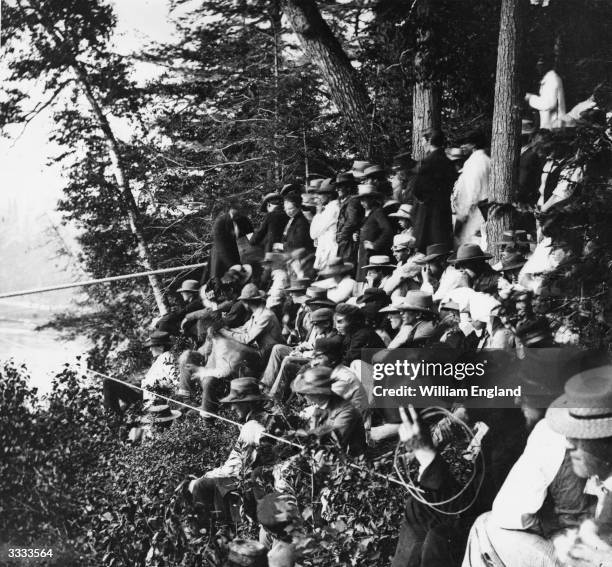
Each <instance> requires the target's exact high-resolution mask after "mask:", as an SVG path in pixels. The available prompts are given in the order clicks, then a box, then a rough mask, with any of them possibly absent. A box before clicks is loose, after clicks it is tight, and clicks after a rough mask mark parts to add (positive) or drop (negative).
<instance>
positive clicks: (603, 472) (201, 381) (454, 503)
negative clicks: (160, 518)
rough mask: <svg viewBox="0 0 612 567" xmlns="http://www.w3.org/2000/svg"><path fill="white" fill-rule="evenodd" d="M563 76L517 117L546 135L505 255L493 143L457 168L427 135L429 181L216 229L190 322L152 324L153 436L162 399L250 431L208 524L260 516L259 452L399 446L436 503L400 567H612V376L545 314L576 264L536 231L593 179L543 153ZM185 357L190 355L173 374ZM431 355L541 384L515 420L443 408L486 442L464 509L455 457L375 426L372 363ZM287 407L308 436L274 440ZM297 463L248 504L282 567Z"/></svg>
mask: <svg viewBox="0 0 612 567" xmlns="http://www.w3.org/2000/svg"><path fill="white" fill-rule="evenodd" d="M550 73H553V75H551V74H550ZM557 77H558V76H557V75H556V74H555V73H554V72H552V71H551V72H549V73H547V74H545V75H544V78H543V82H542V87H541V92H540V94H539V95H527V97H526V100H527V101H528V103H529V104H530V105H531V106H532V107H533V108H535V109H537V110H538V111H539V112H540V113H541V114H542V113H545V114H544V115H543V116H541V118H540V125H541V128H538V129H536V128H535V127H534V124H533V122H531V121H529V120H524V121H523V127H522V149H521V158H520V176H519V182H518V186H517V187H516V191H515V194H514V199H513V200H514V206H515V212H516V215H515V218H516V223H515V227H514V229H513V230H508V231H506V232H505V233H504V235H503V238H502V239H501V240H500V241H496V242H488V241H487V237H486V233H487V231H486V223H487V218H488V214H489V213H490V212H491V211H490V210H489V206H488V195H489V192H488V190H489V182H490V174H491V159H490V157H489V155H488V154H487V146H488V140H487V137H486V136H485V135H484V134H483V133H482V132H480V131H475V132H471V133H469V134H468V135H467V136H466V137H465V138H464V139H462V140H461V141H460V142H461V144H460V145H457V147H451V148H449V147H447V143H446V139H445V135H444V134H443V132H442V131H439V130H429V131H426V132H424V133H423V142H424V144H425V146H426V148H427V156H426V157H425V158H424V159H423V160H422V161H421V162H420V163H416V162H415V161H414V160H413V159H412V158H411V157H410V154H408V153H401V154H398V155H396V156H395V157H394V159H393V163H392V167H391V169H390V170H388V169H387V168H385V167H383V166H382V165H380V164H374V163H369V162H367V161H363V160H356V161H354V163H353V166H352V168H351V169H350V170H348V171H343V172H340V173H338V175H336V176H335V177H332V178H326V179H323V178H315V177H312V178H310V179H308V180H307V183H306V186H305V187H304V186H301V185H298V184H297V183H288V184H286V185H284V186H282V187H280V188H278V190H275V191H273V192H270V193H268V194H266V195H265V196H264V197H263V199H262V202H261V212H262V213H263V214H262V215H260V217H259V222H258V223H257V225H256V226H253V220H254V219H253V218H249V216H248V215H247V214H246V212H245V211H244V210H243V207H242V205H241V203H240V202H230V203H229V204H228V206H227V210H225V211H224V212H223V213H222V214H221V215H219V216H218V217H217V218H216V219H215V221H214V224H213V227H212V249H211V254H210V261H209V265H208V268H207V270H206V272H205V275H204V276H203V277H202V279H201V280H196V279H189V280H186V281H184V282H182V285H181V287H180V288H179V289H178V294H180V296H181V300H182V306H181V307H180V308H177V309H175V310H173V311H172V312H171V313H169V314H168V315H165V316H163V317H162V318H160V319H159V320H158V321H157V322H156V329H155V331H154V332H153V333H152V335H151V337H150V339H149V341H148V342H147V343H146V346H147V347H149V348H150V349H151V352H152V354H153V356H154V362H153V365H152V366H151V368H150V369H149V371H148V372H147V373H146V375H145V376H144V378H143V379H142V382H141V383H140V386H141V387H142V388H143V389H144V390H147V391H146V392H145V393H144V400H143V401H144V405H145V408H146V409H147V412H148V414H147V415H148V417H147V419H148V422H149V424H157V425H160V426H164V427H165V426H170V425H171V424H172V423H173V421H174V420H176V419H180V415H181V412H180V411H177V410H173V409H171V408H170V407H169V406H168V405H165V404H164V405H160V404H159V403H158V401H156V399H155V392H163V393H165V394H166V395H167V396H170V397H172V398H175V399H177V400H182V401H184V402H189V403H197V404H199V406H200V408H201V415H202V417H203V419H204V420H205V421H206V422H207V423H208V425H212V424H214V421H215V419H216V415H217V414H218V412H219V411H220V410H221V408H223V407H229V408H231V409H232V410H233V411H234V413H235V415H236V416H237V419H238V421H239V422H240V423H241V424H242V426H241V429H240V432H239V434H238V436H237V439H236V442H235V445H234V447H233V448H231V451H230V453H229V455H228V457H227V459H226V461H225V462H224V463H223V464H222V465H221V466H219V467H217V468H215V469H212V470H209V471H194V473H195V474H197V475H201V476H199V477H198V478H194V479H193V480H191V482H190V483H189V484H188V493H189V497H190V498H192V499H193V501H194V502H196V503H197V504H198V505H199V507H200V511H201V513H202V514H204V515H208V516H210V515H216V516H217V517H222V518H229V517H233V518H234V519H236V518H235V517H234V516H235V502H236V498H238V499H242V501H243V502H246V500H247V496H246V495H244V494H239V488H238V486H239V485H238V479H239V478H243V477H244V476H245V475H248V474H252V473H253V471H255V470H257V469H258V468H259V467H261V466H262V465H265V464H266V463H268V464H269V462H268V461H266V458H267V457H266V456H269V451H268V450H267V449H269V447H268V445H269V442H270V439H272V438H270V437H267V434H273V435H276V436H278V434H279V431H287V430H288V429H291V430H295V429H298V428H303V429H305V430H306V431H308V432H309V433H310V434H313V435H316V436H318V437H319V438H320V439H322V440H326V441H332V442H333V443H334V444H335V445H336V446H337V447H339V448H340V449H341V450H342V451H343V452H345V453H346V455H348V457H349V458H353V457H356V456H359V455H363V454H364V453H367V451H368V450H370V449H371V448H372V447H376V446H377V445H379V444H382V443H385V442H389V441H393V442H395V441H399V442H400V443H403V444H404V445H403V446H404V447H405V451H406V452H407V453H409V454H410V455H411V458H413V459H415V460H416V463H417V464H418V467H417V468H418V471H417V473H416V475H417V478H416V482H417V484H418V486H419V488H420V490H421V491H422V492H421V494H422V495H423V497H424V501H422V500H420V499H415V498H413V497H411V496H407V503H406V511H405V514H404V520H403V523H402V525H401V526H399V528H398V529H399V540H398V545H397V550H396V553H395V556H394V558H393V560H392V566H393V567H407V566H410V567H412V566H421V565H422V566H426V567H431V566H444V567H449V566H453V565H457V566H459V565H462V566H463V567H472V566H488V567H490V566H507V567H510V566H519V565H520V566H535V565H542V566H550V567H552V566H557V565H568V566H574V565H575V566H577V565H581V566H589V567H595V566H598V565H599V566H602V565H612V547H611V545H610V544H611V543H612V540H610V534H611V533H612V532H611V531H610V528H611V527H612V498H611V497H609V496H608V495H609V490H612V417H611V415H610V411H611V410H610V409H609V408H612V366H609V365H608V363H607V360H601V359H595V358H593V357H589V360H588V361H586V362H585V360H584V356H582V354H581V353H580V352H579V351H578V350H577V349H576V348H573V347H572V346H571V345H572V343H574V342H575V341H576V337H575V335H574V334H573V333H572V332H570V330H568V329H564V328H560V329H552V328H551V326H550V324H549V321H548V320H547V318H546V317H545V316H543V315H538V314H536V313H534V309H533V301H534V298H536V297H537V296H538V295H539V294H542V293H547V292H548V290H547V289H546V288H545V286H543V281H544V276H545V274H546V273H547V272H549V271H551V270H553V269H554V268H555V267H556V266H557V265H558V264H559V262H561V261H562V259H563V257H562V254H563V253H562V252H559V251H557V250H555V249H554V248H553V246H552V242H551V239H550V237H549V236H548V235H547V231H546V225H545V224H544V225H543V224H542V223H540V220H539V219H540V213H544V212H546V211H549V210H551V208H552V207H555V206H559V205H560V204H563V203H564V202H566V201H567V200H568V199H571V197H572V192H573V189H574V187H575V186H576V184H577V183H578V182H579V181H580V179H581V178H582V176H583V175H584V174H585V172H584V171H581V170H580V169H578V168H576V167H575V166H574V165H573V161H572V159H571V157H572V156H571V155H569V154H568V151H567V150H566V149H565V148H564V147H560V146H559V145H558V144H553V143H551V131H550V128H553V127H556V123H555V121H557V122H558V121H559V120H561V119H563V118H564V117H567V116H569V115H566V114H565V108H564V105H565V102H564V100H563V96H562V88H561V87H560V86H559V84H558V81H557ZM560 89H561V90H560ZM549 91H550V93H549ZM551 93H553V94H551ZM590 102H591V103H590V104H588V105H586V104H585V103H586V101H585V103H581V104H583V106H584V108H583V109H582V110H581V114H579V115H578V116H577V117H575V118H573V121H574V123H575V121H576V119H578V120H600V116H599V114H598V104H599V101H598V98H597V92H596V93H595V94H594V96H593V97H592V100H591V101H590ZM581 108H582V107H581ZM570 118H571V117H570ZM571 126H572V124H571V123H570V122H569V119H566V120H565V122H564V128H565V130H566V131H567V132H569V134H568V135H571ZM497 252H499V253H500V254H501V256H500V257H501V259H500V261H499V262H497V263H495V264H492V263H491V259H492V258H493V253H496V256H497V255H498V254H497ZM179 336H180V337H187V338H188V340H189V341H191V342H192V345H193V348H192V349H190V350H186V351H184V352H183V353H182V354H181V355H180V356H179V357H178V358H175V355H174V354H173V346H174V345H175V343H176V340H177V337H179ZM182 340H184V339H182ZM568 343H569V346H568ZM560 345H565V348H564V349H563V351H561V350H560V349H555V347H558V346H560ZM433 347H436V348H438V347H440V348H447V349H452V351H453V352H454V353H456V356H457V357H468V358H469V357H470V356H472V355H474V354H475V353H478V352H483V351H484V350H485V349H499V350H500V351H503V352H505V353H507V355H508V356H509V357H510V358H509V360H512V363H511V364H513V365H516V366H517V368H519V369H521V368H528V370H527V371H521V372H519V374H520V380H521V383H522V384H523V385H524V389H523V394H524V395H522V396H521V397H520V398H519V399H517V400H516V403H517V406H516V407H515V408H506V409H481V410H476V409H472V408H469V409H467V408H466V407H465V406H464V405H462V404H461V400H457V402H456V403H454V404H453V405H451V406H449V407H448V408H447V409H448V410H449V412H451V414H452V416H454V418H455V419H457V420H461V421H462V422H464V423H465V424H467V425H468V426H469V427H471V428H475V427H476V425H477V424H478V423H485V424H486V426H487V427H486V429H487V433H486V435H485V436H484V438H483V439H482V443H481V446H480V451H481V452H482V458H483V462H484V463H485V465H486V473H483V475H484V479H483V482H482V483H481V485H480V486H479V487H478V490H476V488H475V487H473V486H472V487H471V489H473V490H463V489H462V487H461V486H459V485H458V480H457V479H456V478H454V477H453V474H452V473H451V471H450V468H449V466H448V463H447V462H446V461H445V459H444V458H443V456H442V449H441V447H442V442H441V441H440V439H441V438H445V435H444V434H443V433H440V432H441V431H442V432H443V431H444V424H443V421H444V420H442V421H440V422H437V423H433V424H432V423H426V421H425V420H424V418H423V416H422V415H421V413H420V412H419V411H418V410H415V409H414V408H412V407H409V408H407V409H404V408H396V409H393V408H392V409H379V408H375V407H373V393H372V390H373V383H372V378H371V372H368V371H367V369H368V365H369V364H371V362H372V360H371V359H368V358H367V356H366V355H365V354H364V353H366V352H372V351H380V352H383V353H388V352H390V351H394V350H395V349H400V348H419V349H428V348H433ZM538 349H545V350H540V351H539V352H538ZM560 352H564V353H565V354H564V355H561V354H560ZM550 353H553V354H550ZM547 357H548V358H547ZM521 361H529V364H525V365H523V366H521ZM553 367H554V368H556V369H558V372H553V371H550V369H551V368H553ZM537 368H539V372H537V371H535V370H534V369H537ZM525 392H527V393H525ZM562 392H563V393H562ZM104 393H105V401H106V404H107V406H108V407H109V408H110V409H112V410H113V411H116V412H122V411H124V409H125V407H126V406H127V405H129V404H132V403H134V402H136V401H140V400H141V399H142V396H143V394H142V391H141V390H139V389H136V388H130V387H129V386H126V385H124V384H120V383H116V382H113V381H112V380H107V381H106V382H105V385H104ZM194 400H196V401H194ZM275 404H284V407H290V408H296V407H297V408H299V409H298V410H296V414H297V415H294V416H291V417H292V418H295V421H293V420H292V419H289V420H287V419H285V422H284V423H283V424H279V423H278V420H279V416H278V414H277V413H275V412H274V411H272V410H271V409H270V408H271V407H274V405H275ZM287 404H289V405H287ZM283 415H284V414H283ZM145 429H146V428H145ZM142 435H145V437H146V435H151V433H150V432H149V433H145V434H143V433H142V432H141V433H140V436H141V437H142ZM451 442H452V441H451ZM291 459H292V457H291V456H285V458H284V460H282V461H281V462H280V463H278V462H276V463H274V466H273V467H272V468H273V470H274V481H273V483H272V487H273V490H271V491H269V492H267V493H266V492H263V493H256V494H255V497H254V502H255V503H254V505H253V506H254V507H253V509H254V510H255V511H254V512H253V517H256V518H257V520H258V521H259V523H260V525H261V529H262V531H261V538H260V539H261V543H262V544H263V545H264V546H266V549H269V550H270V552H269V554H268V561H269V564H270V565H294V562H295V561H296V557H295V550H294V549H293V547H292V542H291V538H287V536H286V533H285V532H284V531H283V530H284V529H285V528H286V527H287V526H288V525H290V524H292V523H294V522H297V521H298V520H299V516H300V513H299V510H297V509H296V502H295V500H294V499H292V488H291V482H289V481H288V480H287V479H286V478H285V476H284V475H283V470H284V469H283V464H284V463H290V462H291ZM474 466H475V465H474ZM474 491H475V492H474ZM462 493H463V497H461V498H455V497H453V495H457V494H462ZM428 502H448V505H447V506H446V508H444V507H443V509H440V507H439V506H438V507H436V506H433V507H432V506H430V505H428ZM466 502H468V505H466Z"/></svg>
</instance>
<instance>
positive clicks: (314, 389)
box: [291, 366, 333, 394]
mask: <svg viewBox="0 0 612 567" xmlns="http://www.w3.org/2000/svg"><path fill="white" fill-rule="evenodd" d="M331 374H332V369H331V368H327V367H326V366H316V367H315V368H309V369H308V370H306V371H305V372H304V373H303V374H299V375H298V377H297V378H296V379H295V380H294V381H293V383H292V384H291V388H292V390H293V391H294V392H295V393H297V394H333V391H332V384H333V380H332V377H331Z"/></svg>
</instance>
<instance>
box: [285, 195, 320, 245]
mask: <svg viewBox="0 0 612 567" xmlns="http://www.w3.org/2000/svg"><path fill="white" fill-rule="evenodd" d="M301 204H302V198H301V197H300V195H299V194H298V193H289V194H287V195H285V196H284V208H285V213H286V215H287V216H288V217H289V221H288V222H287V224H286V225H285V229H284V230H283V239H282V242H283V252H291V251H292V250H296V249H297V248H305V249H306V250H314V244H313V242H312V238H310V224H309V222H308V220H307V219H306V217H305V216H304V213H302V209H301Z"/></svg>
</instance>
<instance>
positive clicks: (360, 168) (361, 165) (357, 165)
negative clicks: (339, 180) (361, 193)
mask: <svg viewBox="0 0 612 567" xmlns="http://www.w3.org/2000/svg"><path fill="white" fill-rule="evenodd" d="M371 165H372V164H371V163H370V162H369V161H360V160H356V161H354V162H353V168H352V169H351V173H352V174H353V177H354V178H355V179H361V178H362V177H363V172H364V171H365V170H366V169H367V168H368V167H370V166H371Z"/></svg>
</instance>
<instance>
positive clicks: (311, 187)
mask: <svg viewBox="0 0 612 567" xmlns="http://www.w3.org/2000/svg"><path fill="white" fill-rule="evenodd" d="M321 183H323V178H322V177H316V178H314V179H311V180H310V181H309V182H308V186H307V187H306V192H307V193H314V192H315V191H316V190H317V189H318V188H319V187H320V186H321Z"/></svg>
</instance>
